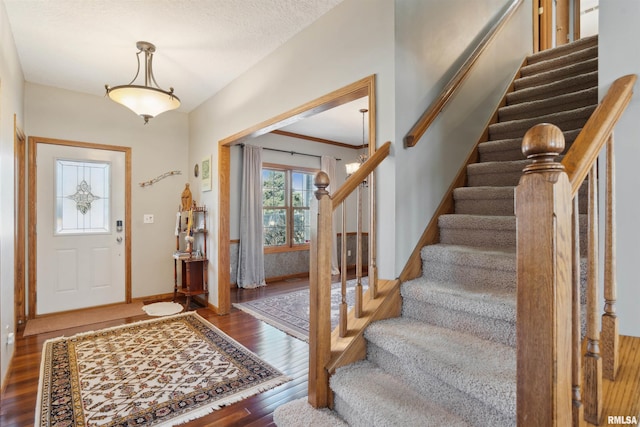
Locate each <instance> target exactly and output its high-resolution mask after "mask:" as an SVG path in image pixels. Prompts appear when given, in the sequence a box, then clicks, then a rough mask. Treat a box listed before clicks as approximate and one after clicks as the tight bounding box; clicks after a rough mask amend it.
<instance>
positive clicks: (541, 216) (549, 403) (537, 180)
mask: <svg viewBox="0 0 640 427" xmlns="http://www.w3.org/2000/svg"><path fill="white" fill-rule="evenodd" d="M636 78H637V77H636V76H635V75H628V76H624V77H621V78H619V79H618V80H616V81H615V82H614V83H613V84H612V85H611V88H610V89H609V91H608V92H607V94H606V96H605V97H604V98H603V100H602V102H601V103H600V105H599V106H598V107H597V108H596V110H595V111H594V112H593V114H592V115H591V117H590V118H589V120H588V121H587V123H586V124H585V126H584V127H583V129H582V131H581V132H580V134H579V135H578V137H577V138H576V140H575V141H574V143H573V145H572V146H571V148H570V149H569V151H568V152H567V154H566V155H565V157H564V159H563V160H562V162H561V163H559V162H556V161H555V157H556V156H558V155H559V154H560V153H562V151H563V150H564V137H563V134H562V131H561V130H560V129H558V128H557V127H556V126H553V125H550V124H539V125H536V126H534V127H532V128H531V129H529V131H528V132H527V133H526V135H525V136H524V138H523V141H522V151H523V153H524V154H525V155H526V156H527V157H528V158H529V159H531V160H532V163H531V164H529V165H528V166H527V167H526V168H525V169H524V174H523V176H522V177H521V179H520V183H519V184H518V187H517V189H516V221H517V227H516V229H517V280H518V284H517V303H518V306H517V307H518V309H517V327H516V330H517V371H518V380H517V419H518V425H523V426H529V425H546V426H566V425H574V426H579V425H583V424H584V421H587V422H589V423H591V424H595V425H598V424H599V423H600V421H601V418H602V378H603V373H604V375H605V376H606V377H607V378H608V379H610V380H614V379H615V375H616V371H617V366H618V319H617V317H616V313H615V302H616V301H615V299H616V283H615V252H614V250H615V220H614V218H615V215H614V213H615V210H614V209H615V197H614V193H613V190H614V175H615V170H614V161H613V128H614V127H615V125H616V123H617V121H618V119H619V118H620V116H621V115H622V114H623V112H624V110H625V108H626V107H627V105H628V104H629V102H630V100H631V96H632V94H633V85H634V83H635V82H636ZM605 146H606V147H607V168H606V169H607V170H606V181H607V182H606V191H607V194H606V195H605V198H604V201H605V203H606V205H607V206H606V209H605V215H606V217H605V225H606V226H605V233H604V234H605V236H606V237H605V245H604V250H605V256H604V259H605V266H604V267H605V275H604V281H605V283H604V297H605V308H604V311H605V312H604V315H603V316H602V331H601V332H600V331H599V329H598V318H597V315H598V314H597V307H598V253H597V249H598V241H597V237H598V228H597V224H598V218H597V212H598V205H597V201H598V196H597V188H598V184H597V157H598V154H599V153H600V151H601V150H602V149H603V148H604V147H605ZM587 177H588V243H587V246H588V247H587V288H586V293H587V295H586V297H587V308H586V318H587V330H586V337H585V339H586V351H585V352H584V354H583V351H582V343H581V331H580V318H581V316H582V314H581V309H580V300H581V298H580V249H579V243H578V241H579V236H578V228H579V226H578V214H579V212H578V203H577V195H578V190H579V188H580V187H581V185H582V183H583V182H584V180H585V179H586V178H587ZM600 343H602V346H601V345H600ZM601 347H602V353H601V352H600V348H601Z"/></svg>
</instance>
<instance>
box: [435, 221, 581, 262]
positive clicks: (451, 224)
mask: <svg viewBox="0 0 640 427" xmlns="http://www.w3.org/2000/svg"><path fill="white" fill-rule="evenodd" d="M579 224H580V230H579V235H580V250H581V252H582V254H583V255H585V254H586V249H587V215H586V214H580V215H579ZM438 226H439V228H440V243H443V244H447V245H460V246H472V247H477V248H486V249H506V250H515V247H516V217H515V216H513V215H512V216H507V215H504V216H501V215H468V214H447V215H441V216H440V217H439V218H438Z"/></svg>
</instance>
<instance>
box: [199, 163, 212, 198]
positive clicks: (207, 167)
mask: <svg viewBox="0 0 640 427" xmlns="http://www.w3.org/2000/svg"><path fill="white" fill-rule="evenodd" d="M200 176H201V177H202V182H201V185H200V189H201V190H202V191H211V156H210V155H209V156H207V157H205V158H204V159H202V165H201V167H200Z"/></svg>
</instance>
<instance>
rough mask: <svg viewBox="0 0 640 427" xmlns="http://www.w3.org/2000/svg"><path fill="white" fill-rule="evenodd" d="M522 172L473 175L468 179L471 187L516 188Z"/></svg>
mask: <svg viewBox="0 0 640 427" xmlns="http://www.w3.org/2000/svg"><path fill="white" fill-rule="evenodd" d="M521 176H522V171H521V170H519V171H514V172H497V173H483V174H472V173H470V174H469V175H468V177H467V185H468V186H469V187H516V186H517V185H518V183H519V182H520V177H521Z"/></svg>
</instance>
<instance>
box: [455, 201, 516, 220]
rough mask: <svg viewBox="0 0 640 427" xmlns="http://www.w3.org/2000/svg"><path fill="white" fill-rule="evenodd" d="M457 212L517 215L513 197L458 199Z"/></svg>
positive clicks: (456, 203) (456, 202)
mask: <svg viewBox="0 0 640 427" xmlns="http://www.w3.org/2000/svg"><path fill="white" fill-rule="evenodd" d="M455 212H456V213H457V214H469V215H500V216H501V215H515V211H514V203H513V199H497V200H496V199H456V201H455Z"/></svg>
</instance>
